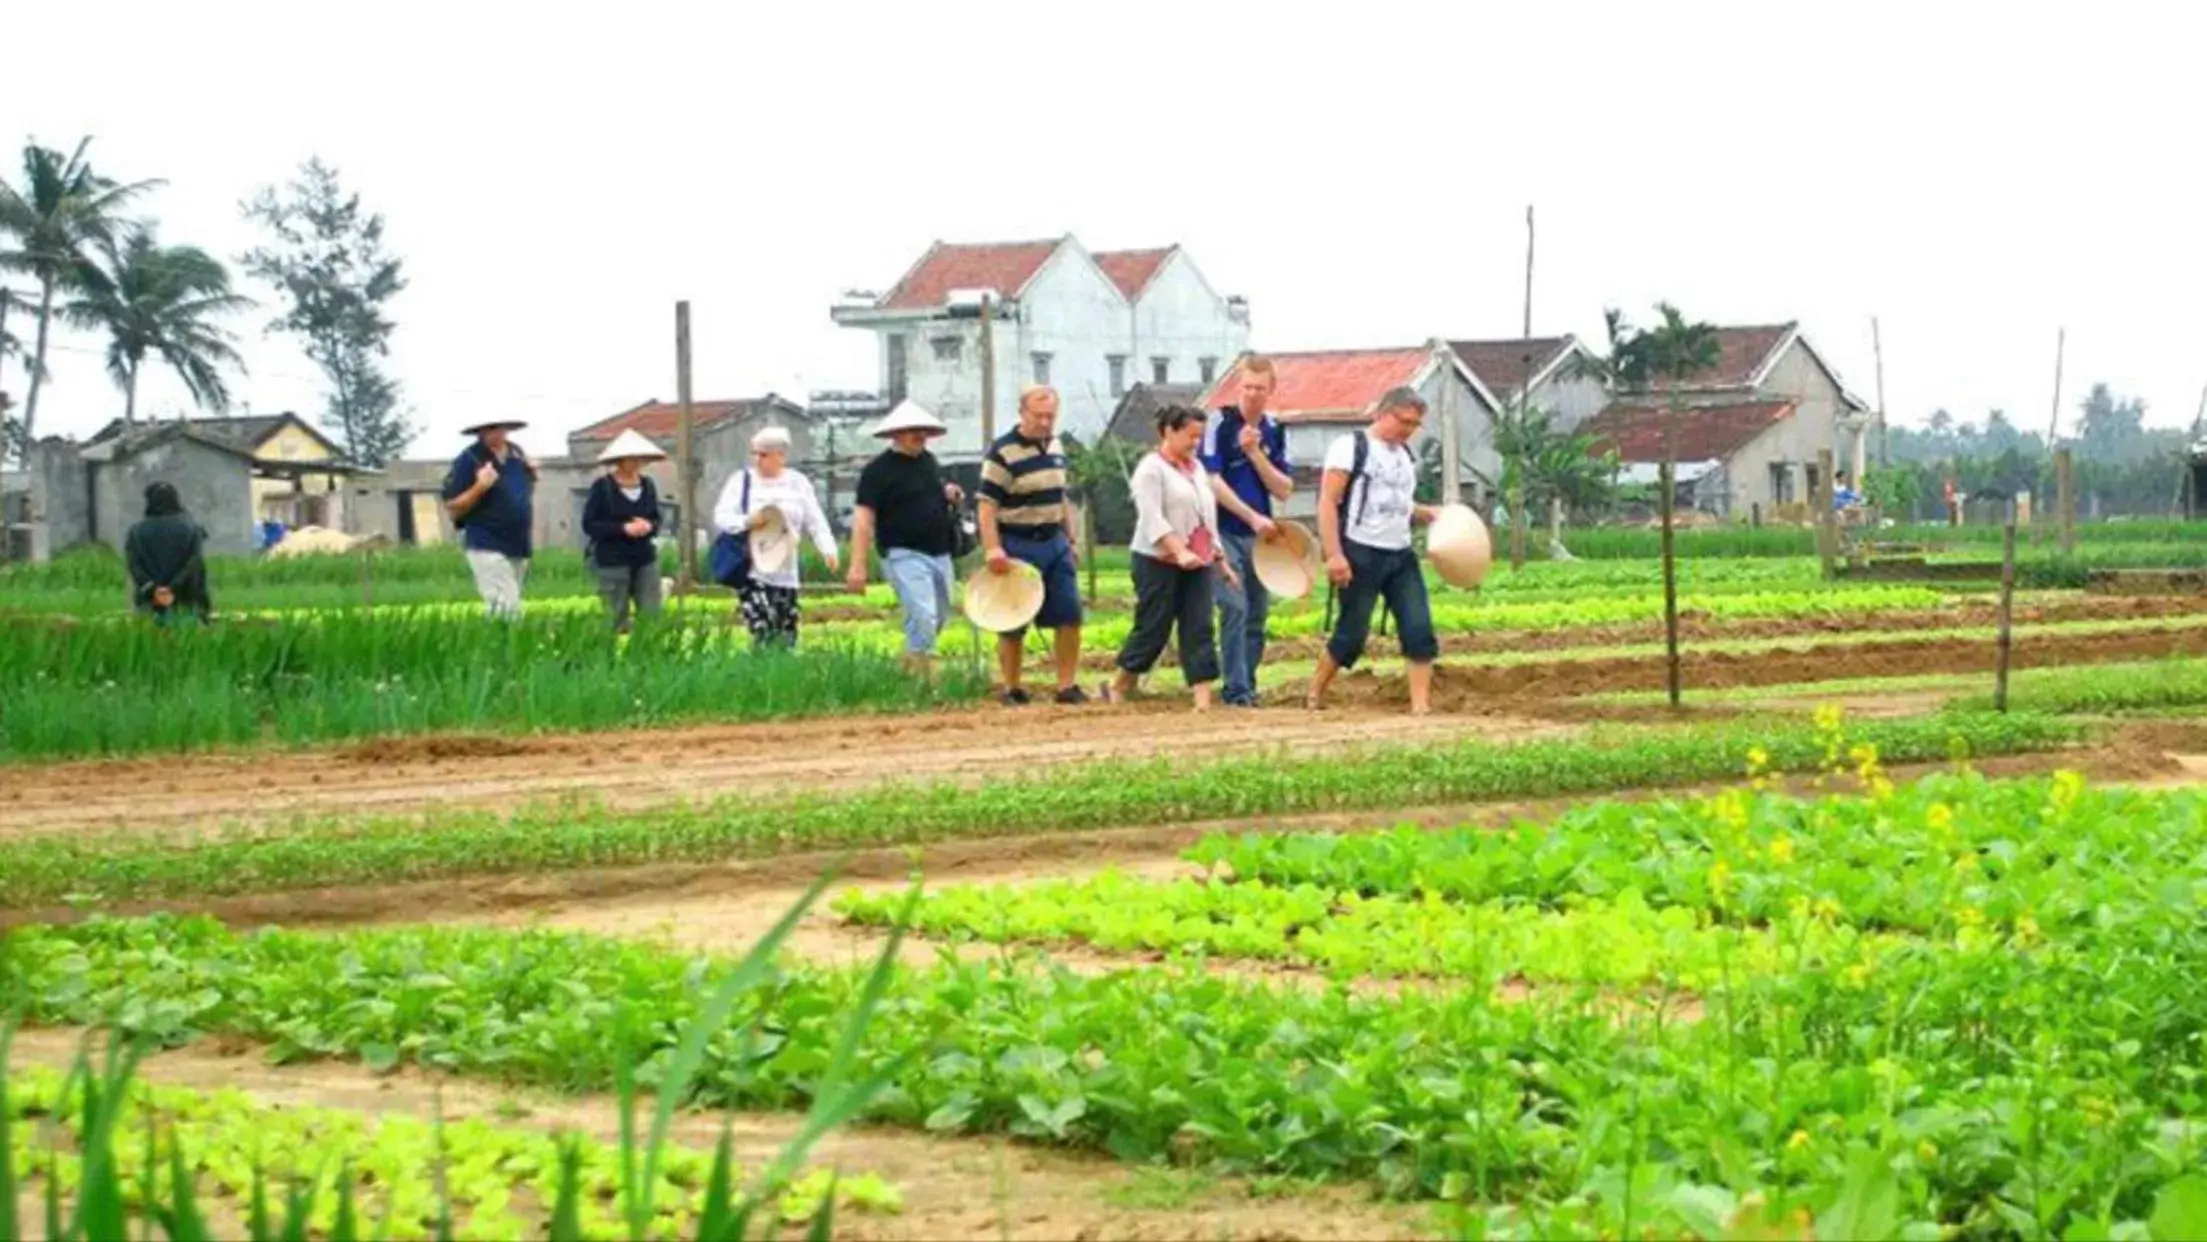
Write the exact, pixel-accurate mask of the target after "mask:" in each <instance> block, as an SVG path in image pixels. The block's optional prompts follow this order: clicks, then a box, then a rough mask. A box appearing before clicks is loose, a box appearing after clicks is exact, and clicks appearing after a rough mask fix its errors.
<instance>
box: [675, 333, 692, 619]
mask: <svg viewBox="0 0 2207 1242" xmlns="http://www.w3.org/2000/svg"><path fill="white" fill-rule="evenodd" d="M674 387H675V400H676V401H677V402H678V403H679V404H680V406H681V418H682V421H681V423H680V424H679V426H678V427H677V428H676V431H675V440H674V444H675V448H674V456H675V463H676V469H678V470H679V471H681V478H680V480H679V482H680V485H681V496H682V523H681V530H680V531H679V532H678V537H679V538H680V539H681V541H682V558H681V562H680V563H681V566H682V571H681V577H680V578H679V579H678V580H677V581H676V582H675V594H677V595H687V594H689V593H690V592H692V591H694V590H696V589H697V445H696V443H695V439H694V432H695V427H694V424H693V418H694V415H693V413H692V410H691V407H690V304H689V302H687V301H681V302H676V303H675V304H674Z"/></svg>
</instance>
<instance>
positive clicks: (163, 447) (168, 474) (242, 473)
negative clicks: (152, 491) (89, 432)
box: [92, 439, 254, 556]
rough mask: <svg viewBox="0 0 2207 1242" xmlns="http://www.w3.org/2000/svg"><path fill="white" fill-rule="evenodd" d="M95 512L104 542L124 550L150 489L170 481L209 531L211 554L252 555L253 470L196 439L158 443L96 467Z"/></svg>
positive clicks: (101, 538)
mask: <svg viewBox="0 0 2207 1242" xmlns="http://www.w3.org/2000/svg"><path fill="white" fill-rule="evenodd" d="M94 471H95V479H94V484H93V494H92V512H93V514H94V521H95V522H96V527H95V533H96V535H97V537H98V539H99V540H100V542H102V543H105V544H108V545H110V546H112V547H116V548H120V547H122V546H123V539H124V536H125V535H126V534H128V532H129V530H130V526H131V524H132V523H133V522H136V521H137V520H138V519H140V518H142V517H144V516H145V514H146V496H145V492H146V487H147V485H148V484H151V483H155V482H162V483H168V484H170V485H171V486H173V487H175V488H176V494H177V497H178V498H179V499H181V500H182V501H183V502H184V511H185V512H186V513H189V514H190V515H191V516H192V518H193V520H195V521H197V522H198V523H199V524H200V525H201V526H203V527H205V528H206V531H207V552H208V554H209V555H217V556H240V555H245V554H248V553H250V552H252V551H253V544H254V539H253V534H254V532H253V525H254V515H253V499H252V497H253V489H252V483H253V471H252V467H251V466H250V465H249V464H248V463H247V462H246V461H245V459H244V458H241V457H237V456H235V455H233V454H230V453H226V452H223V451H222V450H220V449H215V448H209V447H208V446H206V445H204V444H200V443H198V442H196V441H192V440H182V439H178V440H170V441H168V442H166V443H162V444H155V445H152V446H150V447H148V448H145V449H143V450H141V451H139V452H136V453H131V454H128V455H127V456H124V457H122V458H121V459H119V460H116V461H112V462H107V463H104V464H101V465H98V466H95V467H94Z"/></svg>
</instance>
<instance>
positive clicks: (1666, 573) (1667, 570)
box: [1656, 431, 1679, 707]
mask: <svg viewBox="0 0 2207 1242" xmlns="http://www.w3.org/2000/svg"><path fill="white" fill-rule="evenodd" d="M1677 477H1678V468H1677V466H1676V464H1675V463H1673V462H1672V461H1671V444H1670V435H1669V433H1668V432H1667V431H1666V432H1665V434H1664V436H1663V467H1662V470H1661V471H1660V472H1659V474H1658V476H1657V478H1658V483H1657V486H1658V488H1659V494H1658V495H1657V497H1656V504H1657V505H1659V506H1660V507H1661V511H1662V514H1663V644H1664V666H1663V667H1664V672H1663V676H1664V687H1665V688H1666V689H1667V690H1669V692H1670V697H1671V706H1672V707H1677V706H1678V701H1679V677H1678V544H1677V540H1676V539H1675V538H1674V536H1673V527H1674V517H1675V514H1674V510H1675V509H1676V508H1677V500H1678V497H1677V495H1676V493H1677V491H1678V487H1677Z"/></svg>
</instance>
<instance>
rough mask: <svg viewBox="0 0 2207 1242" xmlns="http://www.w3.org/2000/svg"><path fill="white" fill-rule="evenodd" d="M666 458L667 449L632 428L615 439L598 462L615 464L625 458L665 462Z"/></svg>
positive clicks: (601, 454) (600, 454) (602, 453)
mask: <svg viewBox="0 0 2207 1242" xmlns="http://www.w3.org/2000/svg"><path fill="white" fill-rule="evenodd" d="M666 456H667V453H666V450H665V449H662V448H660V447H659V446H658V445H656V444H653V443H652V442H651V441H650V440H647V439H645V438H644V436H643V434H642V433H641V432H639V431H637V430H636V429H635V428H634V427H630V428H627V429H625V430H623V431H622V432H621V434H619V435H617V436H615V437H613V443H611V444H608V445H606V446H605V450H604V451H603V452H601V453H599V454H598V460H599V461H600V462H615V461H619V460H621V459H622V458H624V457H635V458H640V459H642V460H646V461H664V460H665V459H666Z"/></svg>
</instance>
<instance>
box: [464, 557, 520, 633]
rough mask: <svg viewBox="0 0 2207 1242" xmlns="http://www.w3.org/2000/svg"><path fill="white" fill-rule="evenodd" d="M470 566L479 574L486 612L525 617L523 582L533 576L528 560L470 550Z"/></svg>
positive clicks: (479, 591) (477, 586) (478, 588)
mask: <svg viewBox="0 0 2207 1242" xmlns="http://www.w3.org/2000/svg"><path fill="white" fill-rule="evenodd" d="M467 567H468V569H470V570H471V571H473V572H474V574H475V593H476V594H477V595H480V596H482V597H483V611H484V613H486V614H487V615H489V616H493V617H519V616H520V615H521V582H522V580H523V579H524V578H527V577H528V576H529V558H528V557H525V556H507V555H506V554H505V553H503V552H485V551H482V550H481V549H478V548H469V549H468V550H467Z"/></svg>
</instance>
